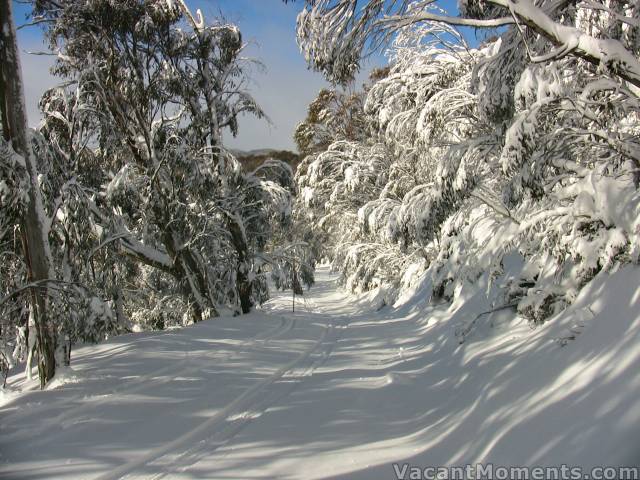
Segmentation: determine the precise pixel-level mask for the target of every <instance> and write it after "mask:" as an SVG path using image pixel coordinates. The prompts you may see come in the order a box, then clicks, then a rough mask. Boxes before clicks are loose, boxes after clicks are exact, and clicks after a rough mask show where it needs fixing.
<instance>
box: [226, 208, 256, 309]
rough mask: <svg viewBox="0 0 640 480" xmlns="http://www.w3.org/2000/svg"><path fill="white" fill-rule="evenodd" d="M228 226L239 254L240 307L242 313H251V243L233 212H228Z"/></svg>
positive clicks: (238, 286) (237, 284) (238, 288)
mask: <svg viewBox="0 0 640 480" xmlns="http://www.w3.org/2000/svg"><path fill="white" fill-rule="evenodd" d="M226 219H227V222H226V223H227V228H228V229H229V232H230V233H231V241H232V242H233V247H234V248H235V250H236V253H237V254H238V268H237V269H236V289H237V291H238V296H239V297H240V308H241V309H242V313H249V312H250V311H251V307H253V301H252V300H251V294H252V293H253V284H252V283H251V281H250V280H249V272H248V269H249V262H248V257H249V245H248V244H247V239H246V237H245V235H244V232H243V230H242V227H241V226H240V223H239V221H238V219H236V218H235V217H234V216H233V215H231V214H228V213H227V214H226Z"/></svg>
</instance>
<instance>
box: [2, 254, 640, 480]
mask: <svg viewBox="0 0 640 480" xmlns="http://www.w3.org/2000/svg"><path fill="white" fill-rule="evenodd" d="M514 262H515V260H513V261H512V260H511V259H509V258H505V262H504V263H505V265H504V270H505V272H506V273H504V275H503V277H502V280H504V279H505V278H508V277H509V275H511V273H510V270H512V269H513V268H516V267H517V266H516V267H513V266H512V265H511V263H514ZM516 263H517V262H516ZM516 269H517V268H516ZM410 270H411V272H412V274H411V281H410V282H407V283H410V285H411V287H410V290H409V291H408V292H409V293H406V294H404V295H402V296H401V297H400V299H399V300H398V301H397V303H396V304H395V305H394V306H393V307H389V306H388V307H385V308H383V309H381V310H379V311H375V309H374V308H373V307H375V306H377V305H375V303H376V302H375V294H374V292H370V293H369V294H367V295H362V296H359V297H355V296H352V295H349V294H347V293H345V292H344V291H342V290H340V289H339V288H337V287H336V284H335V283H334V276H333V275H332V274H330V273H329V272H328V270H327V269H326V267H322V268H320V270H319V271H318V272H317V274H318V283H317V284H316V286H314V287H312V289H311V290H310V291H309V292H308V293H307V294H306V295H305V297H303V299H302V301H301V302H300V303H298V304H297V305H296V313H291V298H290V296H289V294H287V293H285V294H281V295H279V296H276V297H275V298H274V299H272V300H271V301H269V302H268V303H267V304H265V306H264V307H263V309H262V310H259V311H258V312H255V313H252V314H249V315H246V316H240V317H223V318H218V319H214V320H210V321H206V322H202V323H200V324H197V325H194V326H190V327H185V328H183V329H178V330H172V331H168V332H156V333H141V334H130V335H124V336H121V337H117V338H113V339H111V340H109V341H107V342H104V343H102V344H99V345H95V346H85V347H82V348H79V349H77V350H75V351H74V353H73V362H72V367H71V369H69V370H65V371H63V372H62V375H60V377H56V379H55V380H54V383H53V385H51V386H50V388H49V389H47V390H45V391H37V390H35V389H34V386H35V385H34V384H35V382H28V381H27V380H25V378H24V374H22V373H17V371H16V372H14V373H13V375H11V376H10V377H9V379H8V391H7V393H5V394H3V396H2V397H0V402H2V403H1V404H0V405H1V406H0V418H1V419H2V421H1V423H0V425H1V426H0V452H1V453H0V455H1V456H0V477H2V478H11V479H26V478H43V472H46V475H45V476H46V478H48V479H80V478H91V479H102V480H107V479H118V478H124V477H125V476H126V478H127V479H144V478H154V479H159V478H171V479H194V478H201V479H205V478H206V479H212V478H236V479H248V478H269V479H275V478H283V479H316V478H332V479H350V480H354V479H362V480H365V479H366V480H376V479H389V478H396V475H395V474H394V470H393V467H392V462H400V463H401V464H402V463H409V464H410V465H416V466H422V467H423V468H424V467H426V466H438V465H464V464H466V463H475V462H483V463H487V462H492V463H494V464H495V465H507V466H509V465H514V466H520V465H543V466H546V465H560V464H569V465H577V466H582V467H585V468H589V467H592V466H595V465H637V462H638V459H640V441H639V440H640V397H639V396H638V391H639V389H640V373H639V372H640V351H639V350H638V348H637V345H638V341H640V313H639V312H640V287H639V286H638V285H639V282H638V279H639V278H640V276H639V274H640V269H639V268H638V267H636V266H626V267H623V268H621V269H620V270H618V271H617V272H616V273H613V274H609V273H601V274H599V275H598V276H596V277H595V279H594V280H593V281H591V283H589V284H588V285H587V286H586V287H585V288H584V289H583V290H582V291H581V292H580V294H579V295H578V297H577V299H576V301H575V302H574V303H573V304H572V305H571V306H569V307H568V308H567V309H566V310H565V311H563V312H562V313H560V314H558V315H556V316H554V317H552V318H551V319H550V320H549V321H548V322H547V323H545V324H543V325H541V326H539V327H537V328H535V329H532V328H531V327H530V325H529V323H528V322H526V321H525V320H524V319H522V318H520V317H518V316H517V314H516V313H515V312H514V311H513V310H512V309H502V310H499V311H495V312H493V313H488V314H485V315H478V314H479V313H481V312H486V311H487V310H489V309H490V308H491V305H490V302H489V300H488V298H487V295H486V290H487V278H486V277H487V276H486V275H484V276H482V277H481V278H480V279H479V280H478V281H477V282H476V283H475V284H474V285H471V286H467V287H465V288H467V290H465V292H463V293H461V294H460V295H459V296H458V297H457V300H456V301H455V302H454V303H453V304H439V305H431V304H429V303H428V299H429V297H430V294H429V290H430V288H431V285H432V280H431V277H430V275H429V273H428V272H425V273H423V274H422V275H421V276H419V272H420V271H421V268H420V266H419V265H416V266H415V267H413V268H411V269H410ZM407 280H408V279H407ZM474 317H475V318H476V320H475V321H474V323H473V325H472V326H471V328H469V329H468V333H467V335H466V336H465V338H464V341H463V343H459V341H458V338H457V337H456V335H455V332H456V330H457V329H458V328H459V327H460V325H467V324H468V323H469V320H471V319H472V318H474ZM20 391H21V393H20ZM604 439H606V441H605V440H604ZM400 468H401V467H400Z"/></svg>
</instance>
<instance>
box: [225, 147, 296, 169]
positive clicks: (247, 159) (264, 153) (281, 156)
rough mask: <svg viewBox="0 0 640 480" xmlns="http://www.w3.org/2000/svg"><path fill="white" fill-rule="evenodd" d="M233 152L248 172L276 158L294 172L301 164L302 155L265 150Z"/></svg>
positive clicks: (287, 151) (284, 151)
mask: <svg viewBox="0 0 640 480" xmlns="http://www.w3.org/2000/svg"><path fill="white" fill-rule="evenodd" d="M232 152H233V154H234V155H235V156H236V158H237V159H238V161H239V162H240V163H241V164H242V167H243V168H244V169H245V171H247V172H250V171H252V170H255V169H256V168H257V167H258V166H259V165H260V164H262V162H264V161H265V160H267V159H269V158H275V159H276V160H282V161H283V162H286V163H288V164H289V165H291V168H292V169H293V170H294V171H295V170H296V168H297V167H298V164H299V163H300V155H298V154H297V153H295V152H291V151H289V150H273V149H268V148H263V149H260V150H250V151H242V150H232Z"/></svg>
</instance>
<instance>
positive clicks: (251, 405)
mask: <svg viewBox="0 0 640 480" xmlns="http://www.w3.org/2000/svg"><path fill="white" fill-rule="evenodd" d="M335 332H336V329H335V326H334V324H333V323H327V324H326V325H325V328H324V330H323V332H322V334H321V336H320V338H318V340H317V341H316V342H315V343H314V344H312V345H311V347H309V348H308V349H307V350H305V351H304V352H303V353H302V354H300V355H299V356H298V357H296V358H295V359H294V360H292V361H291V362H289V363H288V364H286V365H284V366H283V367H281V368H280V369H278V370H277V371H276V372H275V373H273V374H272V375H271V376H270V377H268V378H266V379H264V380H262V381H260V382H258V383H257V384H255V385H254V386H253V387H251V388H249V389H248V390H245V392H244V393H242V394H241V395H240V396H238V397H237V398H236V399H235V400H233V401H232V402H230V403H229V404H227V406H226V407H224V408H223V409H221V410H220V411H218V412H217V413H216V414H215V415H213V416H212V417H210V418H209V419H208V420H206V421H205V422H204V423H202V424H200V425H199V426H198V427H197V428H195V429H193V430H191V431H189V432H187V433H185V434H183V435H181V436H180V437H178V438H176V439H175V440H174V441H172V442H170V443H167V444H165V445H163V446H161V447H159V448H157V449H154V450H152V451H151V452H149V453H148V454H146V455H144V456H142V457H140V458H137V459H135V460H133V461H131V462H128V463H126V464H124V465H122V466H121V467H120V468H117V469H115V470H113V471H111V472H109V473H107V474H105V475H102V476H99V477H97V478H96V480H118V479H121V478H126V479H143V478H144V479H149V480H159V479H161V478H165V477H167V476H168V475H171V474H172V473H173V472H176V471H178V472H186V471H188V470H189V467H190V466H192V465H194V464H195V463H196V462H197V461H198V460H200V459H201V458H203V457H204V456H207V455H210V454H211V453H212V452H214V451H215V450H216V449H217V448H219V447H220V446H223V445H225V444H227V443H228V442H229V441H230V440H232V439H233V437H234V435H235V434H236V433H238V432H239V431H240V430H241V429H242V428H243V427H244V426H245V425H246V424H248V423H249V422H251V421H252V420H254V419H255V418H259V417H260V416H261V415H262V414H263V413H264V411H265V410H266V409H267V408H268V407H269V406H270V405H272V404H273V403H275V402H277V401H279V400H282V399H284V398H285V397H286V396H287V395H288V394H289V393H291V391H292V390H293V389H294V388H295V387H296V386H297V385H298V384H299V382H300V381H301V380H303V379H304V377H307V376H309V375H312V374H313V371H314V370H315V369H316V368H317V367H318V366H320V365H321V364H323V363H324V362H325V361H326V360H327V358H328V357H329V355H330V353H331V351H332V350H333V347H334V345H335V342H336V336H335ZM278 382H282V385H281V387H282V388H280V389H279V388H278V385H277V384H278ZM280 390H281V391H280ZM226 424H228V425H226ZM176 451H178V452H180V453H177V454H176ZM163 460H166V461H163ZM142 466H146V467H150V468H153V469H158V470H159V471H158V472H157V473H156V474H153V475H151V476H148V475H142V476H139V475H130V474H131V473H132V472H135V471H136V469H138V468H140V467H142Z"/></svg>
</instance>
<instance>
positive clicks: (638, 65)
mask: <svg viewBox="0 0 640 480" xmlns="http://www.w3.org/2000/svg"><path fill="white" fill-rule="evenodd" d="M488 1H489V3H492V4H494V5H499V6H501V7H505V8H508V9H509V10H510V11H511V12H512V14H513V15H514V17H517V19H518V21H519V22H522V23H524V24H525V25H527V26H528V27H529V28H531V29H532V30H534V31H535V32H537V33H539V34H540V35H542V36H543V37H545V38H547V39H548V40H550V41H551V42H552V43H554V44H555V45H557V46H559V47H560V49H559V50H558V52H562V53H563V54H567V53H572V54H574V55H576V56H578V57H580V58H582V59H584V60H587V61H588V62H590V63H593V64H594V65H596V66H604V67H606V68H607V69H608V70H609V71H611V72H612V73H614V74H616V75H618V76H619V77H621V78H623V79H624V80H627V81H628V82H630V83H632V84H633V85H635V86H636V87H640V61H639V60H638V59H637V58H636V57H635V56H634V55H633V54H632V53H631V52H630V51H629V50H627V49H626V48H625V47H624V45H622V43H620V42H619V41H618V40H612V39H606V38H594V37H592V36H591V35H588V34H586V33H584V32H582V31H581V30H579V29H578V28H575V27H572V26H569V25H562V24H560V23H558V22H555V21H554V20H553V19H551V17H549V15H547V14H546V13H545V12H544V11H543V10H542V9H541V8H540V7H537V6H536V5H534V3H533V2H532V1H531V0H519V1H517V2H516V1H514V0H488ZM442 21H445V20H442Z"/></svg>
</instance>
